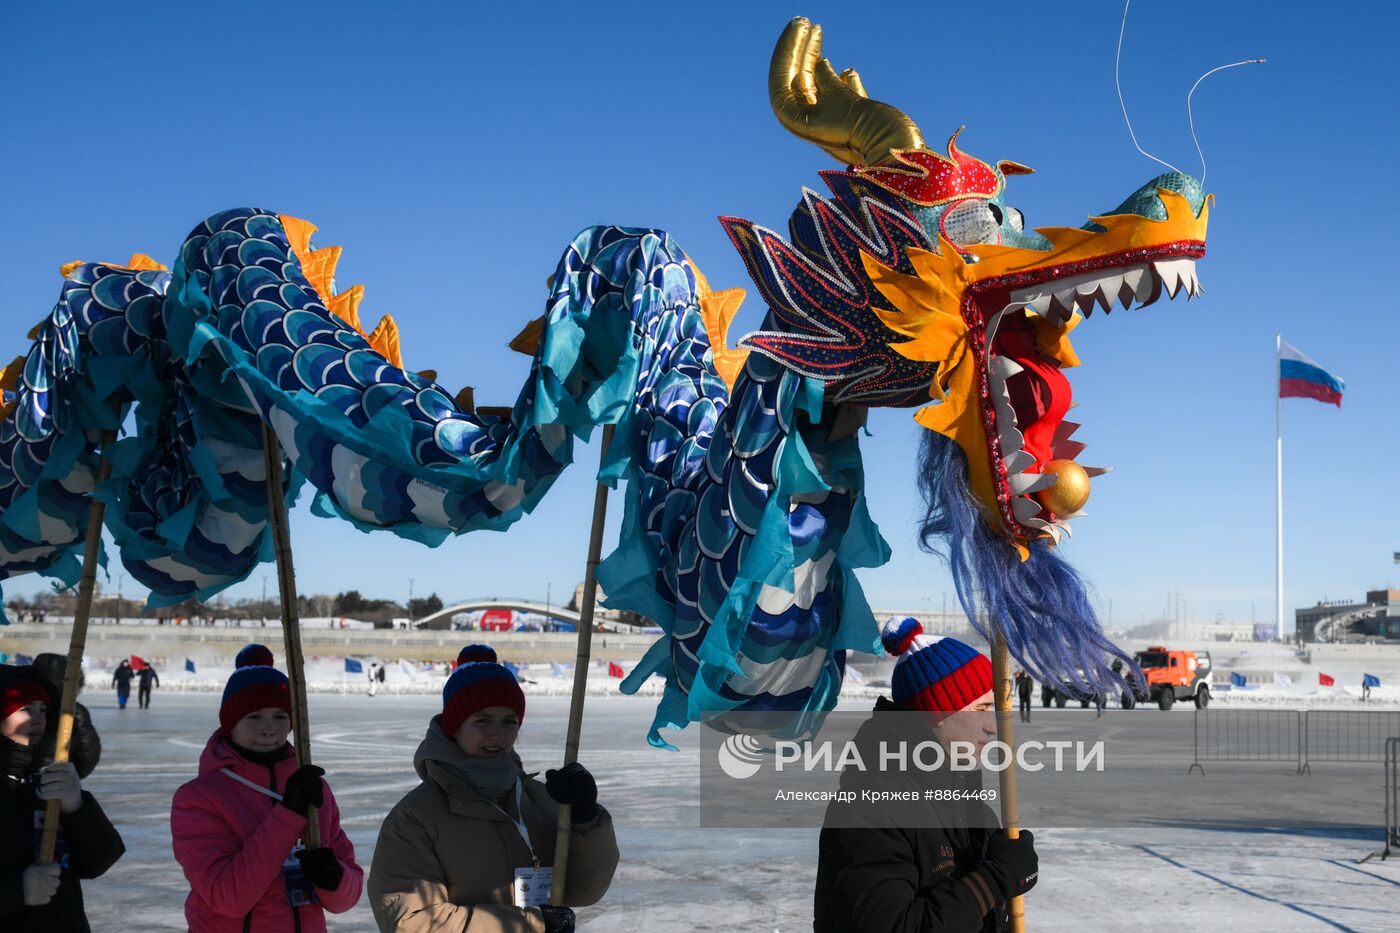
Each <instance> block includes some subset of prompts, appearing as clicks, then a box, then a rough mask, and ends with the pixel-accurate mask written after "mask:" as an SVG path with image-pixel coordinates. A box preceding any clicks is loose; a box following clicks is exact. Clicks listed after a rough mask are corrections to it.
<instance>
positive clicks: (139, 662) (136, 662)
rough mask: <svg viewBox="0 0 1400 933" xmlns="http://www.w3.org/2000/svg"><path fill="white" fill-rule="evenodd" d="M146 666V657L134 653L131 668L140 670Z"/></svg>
mask: <svg viewBox="0 0 1400 933" xmlns="http://www.w3.org/2000/svg"><path fill="white" fill-rule="evenodd" d="M145 666H146V659H145V658H139V657H137V656H136V655H134V654H133V655H132V656H131V669H132V670H133V671H139V670H141V668H143V667H145Z"/></svg>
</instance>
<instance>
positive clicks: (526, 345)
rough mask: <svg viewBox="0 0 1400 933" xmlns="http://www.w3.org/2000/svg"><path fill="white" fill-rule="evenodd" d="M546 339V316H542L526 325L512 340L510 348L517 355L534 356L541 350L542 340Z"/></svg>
mask: <svg viewBox="0 0 1400 933" xmlns="http://www.w3.org/2000/svg"><path fill="white" fill-rule="evenodd" d="M543 338H544V315H543V314H541V315H540V316H539V317H537V318H535V319H534V320H533V321H531V322H530V323H528V324H526V325H525V326H524V327H523V328H522V329H521V331H520V333H518V334H516V335H515V336H514V337H512V338H511V340H510V343H508V344H506V346H508V347H510V348H511V349H512V350H514V351H515V352H516V353H523V354H525V355H526V356H531V357H532V356H534V355H535V353H536V352H538V351H539V348H540V340H542V339H543Z"/></svg>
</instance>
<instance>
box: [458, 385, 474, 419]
mask: <svg viewBox="0 0 1400 933" xmlns="http://www.w3.org/2000/svg"><path fill="white" fill-rule="evenodd" d="M456 401H457V409H458V410H459V411H464V412H466V413H467V414H469V415H470V414H471V413H473V412H474V411H476V390H475V389H473V388H472V387H471V386H462V388H461V390H460V391H459V392H458V393H457V399H456Z"/></svg>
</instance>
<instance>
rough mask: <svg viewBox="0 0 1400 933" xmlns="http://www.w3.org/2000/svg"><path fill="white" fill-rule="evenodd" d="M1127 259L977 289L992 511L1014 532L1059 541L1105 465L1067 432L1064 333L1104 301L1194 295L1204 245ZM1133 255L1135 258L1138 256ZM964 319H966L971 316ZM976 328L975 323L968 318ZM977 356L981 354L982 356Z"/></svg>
mask: <svg viewBox="0 0 1400 933" xmlns="http://www.w3.org/2000/svg"><path fill="white" fill-rule="evenodd" d="M1145 252H1150V253H1154V254H1157V255H1160V256H1161V258H1138V259H1137V261H1134V262H1132V263H1131V264H1129V265H1118V266H1114V265H1105V263H1106V262H1110V263H1111V262H1112V261H1113V259H1114V257H1105V258H1104V259H1100V260H1094V261H1089V262H1087V263H1084V264H1081V265H1092V266H1094V268H1092V269H1090V270H1089V271H1074V269H1073V268H1071V269H1070V270H1069V271H1068V273H1067V274H1062V275H1059V276H1057V277H1054V278H1047V279H1045V280H1044V281H1041V282H1037V283H1035V284H1030V285H1019V287H1015V288H1009V287H1008V284H1007V283H1005V282H998V281H996V280H992V281H989V282H987V283H985V285H983V286H982V287H980V288H979V287H974V288H973V290H972V291H973V295H974V300H975V301H976V303H977V309H978V312H979V314H978V316H979V317H980V318H981V319H982V320H985V321H986V322H987V324H986V332H985V343H984V346H985V347H986V353H985V357H984V364H983V366H982V367H981V369H982V370H983V371H982V373H981V374H980V381H981V382H982V386H981V389H982V392H981V393H979V394H980V396H981V398H982V399H983V400H984V401H983V408H984V412H983V416H984V424H985V425H986V429H987V430H986V437H987V441H988V454H989V456H990V459H991V462H992V465H993V471H992V474H993V475H992V478H993V481H994V484H995V496H996V500H997V506H998V511H999V512H1000V513H1001V518H1002V520H1003V521H1004V522H1005V524H1006V527H1007V528H1008V529H1009V530H1010V531H1011V533H1012V535H1013V536H1015V537H1017V538H1025V539H1029V538H1035V537H1042V536H1048V537H1050V538H1051V539H1053V540H1054V541H1055V542H1056V543H1059V541H1060V540H1061V538H1062V536H1063V535H1068V534H1069V533H1070V521H1071V520H1072V519H1075V518H1078V517H1080V516H1081V515H1083V514H1084V513H1083V511H1082V508H1083V505H1084V501H1085V500H1086V499H1087V497H1088V485H1089V480H1090V479H1091V478H1092V477H1095V476H1098V475H1101V474H1103V473H1105V472H1108V470H1107V468H1104V467H1094V466H1084V465H1081V464H1079V463H1078V460H1077V458H1078V456H1079V454H1080V453H1081V452H1082V451H1083V450H1084V444H1083V443H1081V442H1079V441H1076V440H1074V439H1073V435H1074V433H1075V432H1076V431H1077V430H1078V429H1079V427H1080V425H1079V424H1078V423H1077V422H1074V421H1070V420H1068V419H1067V418H1066V417H1065V416H1066V415H1067V414H1068V412H1069V410H1070V409H1071V408H1072V407H1073V403H1072V401H1073V394H1072V390H1071V387H1070V382H1069V379H1068V378H1066V376H1065V374H1064V372H1063V370H1064V369H1066V368H1068V367H1071V366H1075V365H1078V359H1077V357H1075V355H1074V352H1073V349H1072V348H1071V347H1070V345H1069V341H1068V339H1067V335H1068V333H1069V331H1070V330H1073V328H1074V327H1075V326H1077V325H1078V324H1079V323H1080V322H1081V321H1082V320H1083V319H1084V318H1088V317H1090V316H1092V315H1093V314H1094V312H1095V311H1096V310H1099V309H1102V310H1103V312H1104V314H1105V315H1107V314H1110V313H1111V312H1112V311H1113V310H1115V309H1116V308H1118V307H1122V308H1131V307H1133V306H1137V307H1145V306H1147V305H1150V304H1152V303H1153V302H1155V301H1157V300H1158V299H1159V298H1161V297H1162V296H1163V295H1166V296H1167V298H1168V299H1173V298H1177V297H1178V296H1181V295H1183V294H1184V295H1185V296H1186V297H1187V298H1188V299H1190V298H1194V297H1196V296H1197V295H1199V294H1200V293H1201V291H1202V289H1201V285H1200V282H1199V280H1198V279H1197V277H1196V269H1195V264H1196V263H1195V261H1196V257H1198V256H1200V255H1202V254H1203V253H1204V249H1203V247H1202V245H1201V244H1198V243H1192V244H1172V245H1170V246H1164V247H1161V248H1159V249H1157V250H1150V251H1145ZM1135 258H1136V257H1135ZM970 323H971V322H970ZM974 326H975V325H974ZM979 355H980V354H979Z"/></svg>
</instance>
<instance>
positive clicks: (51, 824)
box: [39, 430, 117, 865]
mask: <svg viewBox="0 0 1400 933" xmlns="http://www.w3.org/2000/svg"><path fill="white" fill-rule="evenodd" d="M116 439H117V432H116V431H115V430H112V431H103V432H102V440H101V441H100V443H101V447H100V448H99V451H98V460H97V473H96V476H95V486H94V492H95V491H96V486H100V485H102V484H103V483H105V482H106V481H107V477H109V476H110V475H111V474H112V464H111V462H110V461H108V459H107V449H108V448H109V447H111V445H112V442H113V441H115V440H116ZM106 515H107V503H105V502H103V501H102V500H100V499H98V498H97V497H96V496H94V497H93V500H92V504H91V505H89V506H88V523H87V537H86V538H85V539H84V540H83V574H82V576H81V577H80V578H79V579H78V604H77V606H76V607H75V608H74V610H73V634H72V635H71V636H70V637H69V639H68V666H67V667H66V668H65V669H64V671H63V698H62V699H61V700H60V701H59V704H58V735H57V736H56V739H55V742H54V748H53V762H54V764H62V763H64V762H66V761H67V760H68V749H69V746H70V745H72V743H73V708H74V707H75V706H77V705H78V681H80V680H81V679H82V676H83V651H84V650H85V649H86V648H87V628H88V619H89V617H90V616H91V615H92V591H93V587H94V584H95V583H96V582H97V556H98V554H99V552H100V551H101V548H102V523H103V519H104V518H105V517H106ZM61 818H62V814H61V813H60V812H59V808H58V801H57V800H50V801H48V803H46V804H45V805H44V834H43V836H42V837H41V838H40V841H39V862H40V864H43V865H48V864H52V862H53V855H54V849H55V848H56V847H57V846H58V824H59V820H60V819H61Z"/></svg>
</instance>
